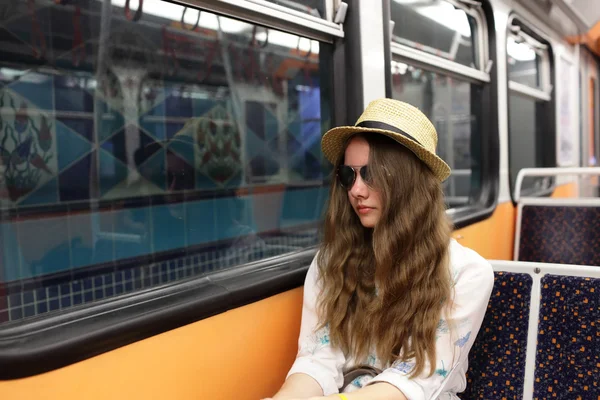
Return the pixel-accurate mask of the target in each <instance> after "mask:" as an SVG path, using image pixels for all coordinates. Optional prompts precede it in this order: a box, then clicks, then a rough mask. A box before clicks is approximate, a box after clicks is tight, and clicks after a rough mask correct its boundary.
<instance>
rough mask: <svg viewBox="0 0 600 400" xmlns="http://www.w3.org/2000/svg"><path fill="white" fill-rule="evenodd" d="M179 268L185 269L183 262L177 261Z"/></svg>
mask: <svg viewBox="0 0 600 400" xmlns="http://www.w3.org/2000/svg"><path fill="white" fill-rule="evenodd" d="M177 266H178V267H179V268H181V267H183V260H178V261H177Z"/></svg>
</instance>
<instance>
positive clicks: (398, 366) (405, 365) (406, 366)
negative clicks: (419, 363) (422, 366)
mask: <svg viewBox="0 0 600 400" xmlns="http://www.w3.org/2000/svg"><path fill="white" fill-rule="evenodd" d="M414 366H415V363H414V362H406V361H400V362H398V361H396V362H395V363H394V364H392V368H394V369H395V370H397V371H400V372H403V373H405V374H408V373H409V372H410V371H411V370H412V369H413V367H414Z"/></svg>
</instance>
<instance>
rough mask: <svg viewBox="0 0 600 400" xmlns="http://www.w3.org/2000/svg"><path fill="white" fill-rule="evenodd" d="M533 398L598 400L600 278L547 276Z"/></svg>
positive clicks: (544, 285)
mask: <svg viewBox="0 0 600 400" xmlns="http://www.w3.org/2000/svg"><path fill="white" fill-rule="evenodd" d="M541 284H542V297H541V301H540V303H541V304H540V318H539V328H538V344H537V352H536V360H535V361H536V362H535V366H536V367H535V381H534V390H533V398H534V399H551V398H555V399H598V398H600V383H599V382H598V377H600V351H599V349H600V346H599V345H600V327H599V326H598V325H599V324H600V279H594V278H585V277H576V276H558V275H546V276H544V277H543V278H542V282H541Z"/></svg>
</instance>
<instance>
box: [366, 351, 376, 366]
mask: <svg viewBox="0 0 600 400" xmlns="http://www.w3.org/2000/svg"><path fill="white" fill-rule="evenodd" d="M367 364H369V365H370V366H371V367H374V366H375V364H377V357H375V356H374V355H373V354H371V355H369V358H367Z"/></svg>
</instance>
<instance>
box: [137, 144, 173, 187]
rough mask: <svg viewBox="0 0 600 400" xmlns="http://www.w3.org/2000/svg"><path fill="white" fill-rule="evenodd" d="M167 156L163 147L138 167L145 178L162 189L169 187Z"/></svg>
mask: <svg viewBox="0 0 600 400" xmlns="http://www.w3.org/2000/svg"><path fill="white" fill-rule="evenodd" d="M166 157H167V156H166V152H165V150H164V149H162V148H161V149H159V150H158V151H156V152H155V153H154V154H153V155H152V156H150V157H149V158H148V159H147V160H145V161H144V163H143V164H141V165H140V166H139V167H138V169H139V172H140V174H141V175H142V176H143V177H144V178H146V179H147V180H148V181H150V182H152V183H153V184H155V185H156V186H157V187H158V188H160V189H162V190H166V189H167V174H166V168H167V167H166V165H167V158H166Z"/></svg>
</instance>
